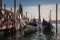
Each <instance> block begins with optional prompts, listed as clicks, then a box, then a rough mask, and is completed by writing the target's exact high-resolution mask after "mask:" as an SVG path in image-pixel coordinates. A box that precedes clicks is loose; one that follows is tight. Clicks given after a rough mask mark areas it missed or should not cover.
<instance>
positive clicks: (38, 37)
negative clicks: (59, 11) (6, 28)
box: [0, 24, 60, 40]
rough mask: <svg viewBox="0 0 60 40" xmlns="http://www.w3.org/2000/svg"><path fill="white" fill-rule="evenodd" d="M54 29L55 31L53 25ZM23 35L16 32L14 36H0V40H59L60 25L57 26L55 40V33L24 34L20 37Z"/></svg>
mask: <svg viewBox="0 0 60 40" xmlns="http://www.w3.org/2000/svg"><path fill="white" fill-rule="evenodd" d="M53 25H54V29H55V24H53ZM22 35H23V34H22V33H21V32H20V31H18V32H16V33H15V35H11V34H9V35H8V34H6V35H5V36H3V35H0V40H60V24H58V36H57V39H56V37H55V33H49V34H47V33H43V32H42V31H37V32H33V33H30V34H26V35H24V36H23V37H21V36H22Z"/></svg>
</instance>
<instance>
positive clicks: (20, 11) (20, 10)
mask: <svg viewBox="0 0 60 40" xmlns="http://www.w3.org/2000/svg"><path fill="white" fill-rule="evenodd" d="M19 13H20V14H21V17H23V7H22V5H21V3H20V5H19Z"/></svg>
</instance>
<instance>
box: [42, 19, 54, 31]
mask: <svg viewBox="0 0 60 40" xmlns="http://www.w3.org/2000/svg"><path fill="white" fill-rule="evenodd" d="M42 29H43V32H53V25H52V24H51V23H50V22H48V21H46V20H45V19H43V22H42Z"/></svg>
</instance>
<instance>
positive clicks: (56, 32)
mask: <svg viewBox="0 0 60 40" xmlns="http://www.w3.org/2000/svg"><path fill="white" fill-rule="evenodd" d="M57 15H58V4H56V38H57V35H58V28H57V27H58V25H57Z"/></svg>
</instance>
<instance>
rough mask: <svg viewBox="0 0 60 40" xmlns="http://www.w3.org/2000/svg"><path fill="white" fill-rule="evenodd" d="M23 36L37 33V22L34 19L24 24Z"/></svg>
mask: <svg viewBox="0 0 60 40" xmlns="http://www.w3.org/2000/svg"><path fill="white" fill-rule="evenodd" d="M24 31H25V34H28V33H32V32H35V31H37V21H36V20H35V19H33V20H31V21H30V22H29V23H27V24H26V29H25V30H24Z"/></svg>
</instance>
